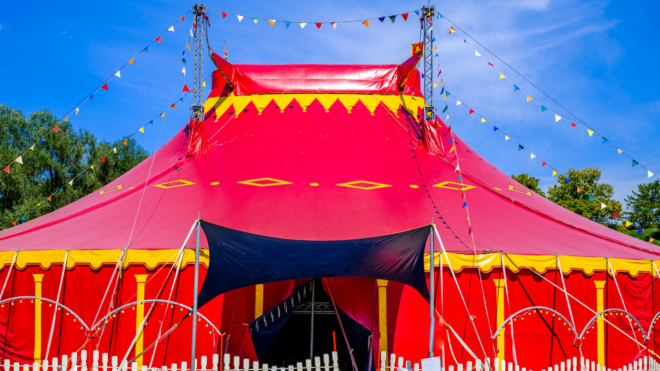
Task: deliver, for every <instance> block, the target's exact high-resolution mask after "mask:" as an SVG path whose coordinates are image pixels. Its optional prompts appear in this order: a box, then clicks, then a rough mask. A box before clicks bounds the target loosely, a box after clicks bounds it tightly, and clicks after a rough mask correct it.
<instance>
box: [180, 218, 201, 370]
mask: <svg viewBox="0 0 660 371" xmlns="http://www.w3.org/2000/svg"><path fill="white" fill-rule="evenodd" d="M195 229H196V231H195V233H196V237H195V288H194V290H193V310H192V349H191V351H190V371H195V369H196V368H197V365H196V364H195V345H197V344H196V340H197V290H198V287H199V229H200V223H199V213H197V226H196V227H195ZM181 259H182V260H183V258H181ZM182 371H186V370H182Z"/></svg>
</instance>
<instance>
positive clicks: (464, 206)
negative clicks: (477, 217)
mask: <svg viewBox="0 0 660 371" xmlns="http://www.w3.org/2000/svg"><path fill="white" fill-rule="evenodd" d="M466 207H467V201H465V202H463V207H461V209H465V208H466Z"/></svg>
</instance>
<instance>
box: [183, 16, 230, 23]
mask: <svg viewBox="0 0 660 371" xmlns="http://www.w3.org/2000/svg"><path fill="white" fill-rule="evenodd" d="M185 17H186V16H185V15H182V16H181V18H179V19H180V20H181V22H183V20H184V19H185ZM223 18H224V17H223Z"/></svg>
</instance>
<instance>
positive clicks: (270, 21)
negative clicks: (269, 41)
mask: <svg viewBox="0 0 660 371" xmlns="http://www.w3.org/2000/svg"><path fill="white" fill-rule="evenodd" d="M268 23H270V26H271V27H273V25H275V20H274V19H269V20H268Z"/></svg>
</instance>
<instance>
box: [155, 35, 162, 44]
mask: <svg viewBox="0 0 660 371" xmlns="http://www.w3.org/2000/svg"><path fill="white" fill-rule="evenodd" d="M156 41H158V42H159V43H161V44H162V43H163V42H162V41H160V36H158V37H157V38H156Z"/></svg>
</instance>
